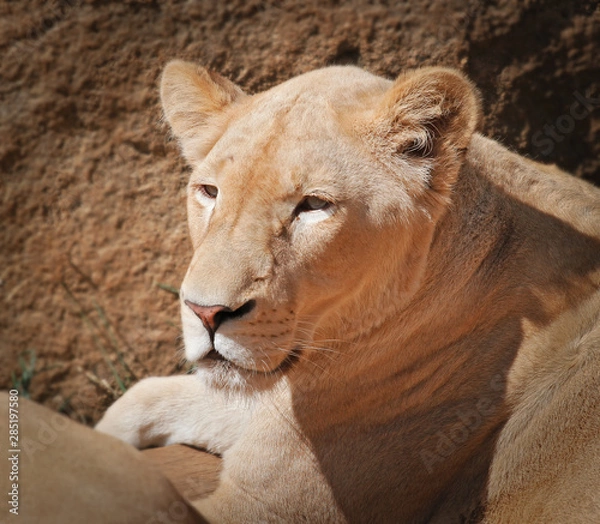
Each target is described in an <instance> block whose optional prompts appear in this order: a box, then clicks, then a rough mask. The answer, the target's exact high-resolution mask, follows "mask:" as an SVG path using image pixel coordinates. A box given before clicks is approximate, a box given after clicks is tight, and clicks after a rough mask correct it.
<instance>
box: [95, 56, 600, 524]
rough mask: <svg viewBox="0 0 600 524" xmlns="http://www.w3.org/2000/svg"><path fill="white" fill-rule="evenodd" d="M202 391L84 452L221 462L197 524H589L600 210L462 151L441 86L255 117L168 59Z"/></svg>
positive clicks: (594, 202) (142, 402)
mask: <svg viewBox="0 0 600 524" xmlns="http://www.w3.org/2000/svg"><path fill="white" fill-rule="evenodd" d="M161 98H162V104H163V108H164V112H165V116H166V119H167V121H168V122H169V124H170V126H171V128H172V130H173V133H174V134H175V136H176V137H177V138H178V140H179V143H180V145H181V148H182V151H183V154H184V156H185V157H186V159H187V160H188V162H189V164H190V165H191V167H192V169H193V171H192V174H191V178H190V182H189V186H188V204H187V205H188V217H189V228H190V234H191V239H192V243H193V247H194V255H193V258H192V260H191V263H190V265H189V269H188V272H187V275H186V276H185V280H184V282H183V284H182V286H181V311H182V320H183V334H184V341H185V353H186V357H187V358H188V359H189V360H190V361H193V362H195V363H196V364H197V367H198V372H197V374H196V375H195V376H177V377H164V378H151V379H146V380H143V381H142V382H140V383H139V384H138V385H136V386H135V387H133V388H132V389H131V391H129V392H128V393H126V394H125V396H124V397H123V398H121V399H120V400H118V401H117V402H116V403H115V404H114V405H113V406H112V407H111V408H110V409H109V410H108V411H107V413H106V415H105V417H104V418H103V419H102V420H101V422H100V423H99V424H98V426H97V429H99V430H100V431H102V432H105V433H109V434H112V435H115V436H117V437H119V438H121V439H123V440H125V441H127V442H129V443H131V444H133V445H135V446H137V447H146V446H151V445H165V444H169V443H175V442H179V443H186V444H191V445H194V446H200V447H205V448H207V449H208V450H211V451H214V452H218V453H222V454H223V458H224V471H223V473H222V478H221V483H220V486H219V488H218V489H217V491H216V492H215V493H214V494H213V495H211V496H210V497H209V498H207V499H203V500H198V501H194V503H195V505H196V506H197V507H198V508H199V510H200V511H201V513H202V514H203V515H204V516H205V517H206V518H207V519H208V520H210V521H212V522H231V523H239V522H377V523H382V522H393V523H398V522H444V523H448V522H475V521H480V520H483V521H485V522H490V523H491V522H507V523H517V522H519V523H520V522H528V523H529V522H568V523H573V522H586V523H588V522H600V496H599V494H600V322H599V317H600V294H599V291H598V289H599V283H600V223H599V218H600V191H599V190H597V189H595V188H593V187H592V186H590V185H588V184H586V183H585V182H582V181H580V180H577V179H575V178H573V177H570V176H569V175H566V174H562V173H560V172H559V171H558V170H557V169H555V168H548V167H544V166H543V165H540V164H537V163H535V162H532V161H529V160H526V159H524V158H522V157H519V156H518V155H515V154H513V153H511V152H509V151H507V150H506V149H505V148H503V147H502V146H501V145H499V144H497V143H496V142H494V141H492V140H489V139H487V138H484V137H483V136H481V135H480V134H478V133H477V132H476V128H477V124H478V120H479V116H480V103H479V99H478V95H477V92H476V91H475V89H474V87H473V86H472V84H471V83H470V82H469V81H468V80H467V79H465V78H464V77H463V76H462V75H461V74H460V73H458V72H457V71H453V70H449V69H443V68H424V69H419V70H415V71H410V72H407V73H406V74H403V75H401V76H400V77H399V78H398V79H397V80H396V81H395V82H392V81H389V80H386V79H383V78H380V77H377V76H374V75H372V74H369V73H367V72H365V71H362V70H360V69H357V68H354V67H330V68H326V69H321V70H317V71H314V72H311V73H307V74H304V75H301V76H299V77H296V78H293V79H291V80H289V81H288V82H285V83H283V84H281V85H279V86H277V87H274V88H272V89H270V90H268V91H266V92H263V93H259V94H257V95H254V96H249V95H246V94H245V93H244V92H243V91H242V90H241V89H240V88H239V87H238V86H236V85H234V84H233V83H231V82H230V81H228V80H226V79H225V78H223V77H221V76H219V75H217V74H215V73H212V72H208V71H206V70H205V69H203V68H201V67H197V66H195V65H193V64H190V63H185V62H181V61H174V62H171V63H169V64H168V65H167V67H166V68H165V71H164V74H163V76H162V84H161Z"/></svg>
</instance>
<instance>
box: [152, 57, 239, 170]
mask: <svg viewBox="0 0 600 524" xmlns="http://www.w3.org/2000/svg"><path fill="white" fill-rule="evenodd" d="M245 96H246V95H245V93H244V92H243V91H242V90H241V89H240V88H239V87H238V86H237V85H235V84H234V83H233V82H231V81H230V80H227V79H226V78H224V77H222V76H220V75H218V74H217V73H213V72H212V71H208V70H206V69H204V68H203V67H200V66H197V65H195V64H192V63H190V62H184V61H182V60H173V61H172V62H169V63H168V64H167V66H166V67H165V69H164V71H163V74H162V77H161V82H160V99H161V103H162V107H163V111H164V114H165V118H166V119H167V121H168V122H169V125H170V126H171V129H172V130H173V134H174V135H175V136H176V137H177V139H178V140H179V144H180V146H181V149H182V152H183V155H184V156H185V157H186V159H187V160H188V161H189V162H194V161H198V160H201V159H202V158H204V157H205V156H206V154H207V153H208V151H209V150H210V147H211V146H212V145H213V142H214V140H215V137H214V130H215V129H214V128H218V127H219V126H218V116H219V114H221V113H222V112H223V110H224V109H225V108H226V107H228V106H229V105H231V104H232V103H233V102H235V101H236V100H239V99H241V98H243V97H245Z"/></svg>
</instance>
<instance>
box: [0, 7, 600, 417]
mask: <svg viewBox="0 0 600 524" xmlns="http://www.w3.org/2000/svg"><path fill="white" fill-rule="evenodd" d="M0 54H1V56H2V60H1V61H0V103H1V105H0V174H1V176H0V180H1V182H0V184H1V185H0V200H1V205H0V206H1V207H0V213H1V221H2V222H1V224H2V227H1V229H0V239H1V240H0V242H1V243H0V248H1V249H0V304H1V306H2V307H1V308H0V387H1V388H9V387H11V386H12V384H13V383H14V381H15V380H16V381H19V380H20V381H21V382H22V383H23V384H22V387H23V388H24V390H26V391H27V392H29V393H30V394H31V396H32V398H34V399H35V400H38V401H40V402H42V403H44V404H46V405H48V406H50V407H52V408H53V409H59V410H61V411H64V412H66V413H68V414H69V415H70V416H72V417H73V418H75V419H77V420H80V421H82V422H84V423H91V422H94V421H95V420H97V419H98V417H99V416H100V414H101V412H102V411H103V410H104V409H105V407H106V406H107V405H108V404H109V403H110V402H112V401H113V400H114V398H115V397H116V396H118V395H119V393H120V391H121V389H122V388H121V387H120V385H119V380H120V381H122V382H123V385H124V386H127V385H128V384H130V383H132V382H133V381H135V380H137V379H139V378H142V377H145V376H147V375H166V374H170V373H175V372H179V371H182V370H183V369H184V368H185V366H184V365H183V363H182V360H181V352H180V349H181V339H180V337H179V335H180V329H179V315H178V304H177V300H176V296H175V295H174V294H173V293H172V292H170V291H167V290H165V289H164V287H165V286H173V287H175V288H176V287H178V285H179V283H180V281H181V279H182V277H183V274H184V271H185V268H186V265H187V261H188V259H189V258H190V255H191V252H190V246H189V243H188V239H187V232H186V221H185V220H186V219H185V210H184V192H185V184H186V178H187V171H186V167H185V165H184V163H183V162H182V161H181V160H180V159H179V157H178V152H177V149H176V147H175V145H174V143H173V142H172V141H171V140H170V139H169V137H168V130H167V129H166V127H165V126H164V124H162V123H161V120H160V118H161V113H160V108H159V106H158V97H157V79H158V76H159V74H160V71H161V69H162V67H163V66H164V64H165V63H166V62H167V61H168V60H169V59H171V58H175V57H178V58H184V59H188V60H192V61H196V62H199V63H201V64H203V65H205V66H209V67H211V68H213V69H214V70H216V71H218V72H220V73H222V74H224V75H226V76H228V77H229V78H231V79H232V80H234V81H235V82H237V83H239V84H240V85H241V86H242V87H243V88H244V89H245V90H247V91H249V92H256V91H259V90H263V89H266V88H268V87H270V86H273V85H274V84H276V83H278V82H281V81H282V80H286V79H288V78H290V77H291V76H294V75H297V74H299V73H303V72H306V71H309V70H311V69H314V68H317V67H322V66H325V65H329V64H357V65H359V66H361V67H364V68H366V69H368V70H370V71H372V72H374V73H377V74H380V75H385V76H388V77H394V76H395V75H397V74H398V73H400V72H401V71H403V70H405V69H407V68H412V67H416V66H420V65H434V64H440V65H447V66H454V67H458V68H460V69H462V70H463V71H465V72H466V73H468V74H469V76H470V77H471V78H472V79H473V80H474V81H475V82H476V83H477V85H478V86H479V87H480V88H481V90H482V93H483V99H484V104H485V122H484V125H483V130H484V131H485V132H486V133H487V134H488V135H490V136H493V137H495V138H496V139H498V140H501V141H502V142H503V143H505V144H506V145H508V146H509V147H511V148H513V149H515V150H517V151H519V152H520V153H522V154H525V155H528V156H530V157H532V158H537V159H539V160H542V161H545V162H551V163H556V164H558V165H559V166H561V167H562V168H565V169H567V170H569V171H571V172H573V173H574V174H575V175H577V176H581V177H584V178H587V179H589V180H591V181H595V182H596V183H599V182H600V160H599V159H600V155H599V153H600V141H599V133H600V111H598V110H596V111H594V109H595V108H596V109H597V107H600V101H598V98H599V97H600V74H599V73H600V71H599V66H600V61H599V59H598V57H599V56H600V11H599V9H598V2H589V1H588V2H586V1H579V2H573V1H572V0H565V1H550V0H547V1H543V0H537V1H536V0H529V1H527V0H526V1H517V0H498V1H492V2H488V1H482V0H480V1H475V2H464V1H459V0H429V1H423V2H408V1H405V2H385V1H366V0H364V1H360V0H355V1H351V2H338V1H334V0H319V1H318V2H300V1H298V0H284V1H280V2H275V1H264V2H263V1H260V2H259V1H254V0H250V1H243V0H234V1H228V2H217V1H214V2H210V1H205V2H193V1H170V2H157V1H137V2H133V1H125V2H124V1H115V2H104V1H97V2H96V1H78V0H66V1H59V2H56V1H46V0H29V1H22V0H21V1H6V0H4V1H3V2H2V3H0ZM575 93H579V94H580V95H582V96H583V95H585V94H588V95H590V96H594V97H596V102H595V105H590V106H589V107H588V112H587V114H586V115H585V116H584V117H582V118H581V119H579V120H577V121H575V120H573V119H571V120H570V121H569V117H568V116H567V117H565V115H569V111H570V107H571V105H573V104H574V103H575V102H576V101H577V97H576V95H575ZM561 118H562V120H561ZM569 122H570V123H569ZM559 124H560V125H561V127H562V130H563V131H565V130H566V131H565V132H561V133H559V134H558V135H555V136H558V138H554V139H550V141H549V142H548V140H549V139H548V138H547V137H544V136H543V134H544V133H545V131H544V126H546V125H553V126H558V125H559ZM536 133H537V135H536ZM536 136H537V138H536ZM542 139H544V140H545V142H543V143H542V142H541V140H542ZM160 286H162V287H160ZM20 355H21V361H20V362H19V356H20ZM33 355H35V357H36V361H35V363H32V362H30V358H31V357H32V356H33ZM117 377H118V378H117Z"/></svg>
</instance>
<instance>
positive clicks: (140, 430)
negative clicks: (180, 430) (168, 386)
mask: <svg viewBox="0 0 600 524" xmlns="http://www.w3.org/2000/svg"><path fill="white" fill-rule="evenodd" d="M155 382H156V378H155V377H153V378H146V379H144V380H142V381H140V382H138V383H137V384H135V385H134V386H133V387H132V388H131V389H130V390H129V391H127V392H126V393H125V394H124V395H123V396H122V397H121V398H120V399H118V400H117V401H116V402H115V403H114V404H113V405H112V406H110V407H109V408H108V410H107V411H106V413H105V414H104V416H103V417H102V419H101V420H100V422H98V424H96V427H95V429H96V430H97V431H100V432H102V433H106V434H107V435H111V436H113V437H116V438H118V439H120V440H122V441H124V442H127V443H128V444H131V445H132V446H135V447H136V448H139V449H141V448H145V447H148V446H152V445H155V444H159V442H158V443H157V442H154V441H156V440H157V439H156V437H157V431H158V433H160V431H159V426H160V423H161V421H160V417H157V414H156V413H154V411H155V409H153V407H154V406H155V404H156V383H155Z"/></svg>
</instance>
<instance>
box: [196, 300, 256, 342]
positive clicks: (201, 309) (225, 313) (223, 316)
mask: <svg viewBox="0 0 600 524" xmlns="http://www.w3.org/2000/svg"><path fill="white" fill-rule="evenodd" d="M185 304H186V305H187V306H188V307H189V308H190V309H191V310H192V311H193V312H194V313H195V314H196V316H197V317H198V318H199V319H200V320H202V324H204V327H205V328H206V330H207V331H208V333H209V335H210V338H211V339H212V338H213V337H214V336H215V332H216V331H217V329H218V328H219V326H220V325H221V324H222V323H223V322H224V321H225V320H228V319H231V318H238V317H241V316H242V315H245V314H246V313H249V312H250V311H252V310H253V309H254V306H255V305H256V302H255V301H254V300H249V301H248V302H246V303H245V304H244V305H243V306H241V307H239V308H237V309H236V310H235V311H234V310H232V309H231V308H229V307H227V306H220V305H217V306H201V305H200V304H196V303H194V302H192V301H190V300H186V301H185Z"/></svg>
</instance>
